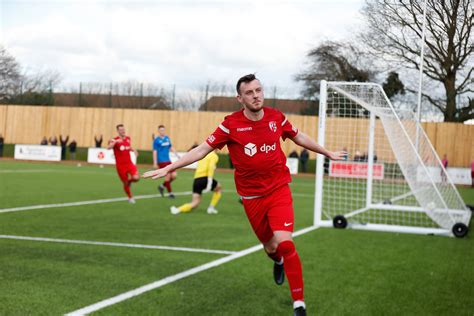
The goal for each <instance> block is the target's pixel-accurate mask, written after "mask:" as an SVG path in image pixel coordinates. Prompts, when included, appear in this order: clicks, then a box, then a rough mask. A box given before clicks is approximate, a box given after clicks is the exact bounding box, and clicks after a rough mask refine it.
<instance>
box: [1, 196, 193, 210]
mask: <svg viewBox="0 0 474 316" xmlns="http://www.w3.org/2000/svg"><path fill="white" fill-rule="evenodd" d="M191 193H192V192H191V191H186V192H175V193H174V195H190V194H191ZM156 197H161V195H160V194H148V195H137V196H135V197H134V198H135V200H142V199H152V198H156ZM127 200H128V198H127V197H119V198H112V199H101V200H91V201H80V202H68V203H56V204H43V205H29V206H20V207H12V208H4V209H0V213H9V212H19V211H28V210H38V209H44V208H57V207H69V206H80V205H90V204H101V203H112V202H119V201H127Z"/></svg>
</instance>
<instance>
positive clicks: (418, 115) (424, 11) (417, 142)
mask: <svg viewBox="0 0 474 316" xmlns="http://www.w3.org/2000/svg"><path fill="white" fill-rule="evenodd" d="M425 24H426V0H425V1H424V7H423V24H422V32H421V52H420V74H419V76H418V104H417V113H416V121H417V124H416V138H415V142H416V150H419V137H420V126H421V94H422V89H423V61H424V57H425V30H426V26H425Z"/></svg>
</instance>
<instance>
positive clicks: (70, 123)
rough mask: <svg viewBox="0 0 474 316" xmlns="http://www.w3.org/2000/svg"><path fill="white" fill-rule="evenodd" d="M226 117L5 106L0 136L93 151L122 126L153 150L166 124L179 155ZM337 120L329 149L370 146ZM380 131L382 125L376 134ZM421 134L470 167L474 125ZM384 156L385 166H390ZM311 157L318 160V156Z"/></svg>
mask: <svg viewBox="0 0 474 316" xmlns="http://www.w3.org/2000/svg"><path fill="white" fill-rule="evenodd" d="M225 115H227V113H224V112H181V111H166V110H137V109H106V108H80V107H51V106H16V105H2V106H0V133H1V134H3V136H4V138H5V143H12V144H39V143H40V141H41V139H42V137H43V136H46V137H48V138H49V137H50V136H52V135H56V136H57V137H58V136H59V135H60V134H62V135H63V136H65V135H69V139H70V140H72V139H75V140H76V141H77V143H78V146H80V147H90V146H94V135H98V134H103V137H104V143H103V146H105V145H106V143H107V140H108V139H110V138H111V137H113V136H115V135H116V131H115V126H116V125H117V124H119V123H123V124H124V125H125V128H126V131H127V134H128V135H130V136H131V138H132V146H134V147H135V148H137V149H141V150H150V149H151V148H152V134H153V133H155V135H156V134H157V127H158V125H160V124H163V125H165V126H166V128H167V133H168V135H169V136H170V138H171V140H172V142H173V145H174V147H175V148H176V149H177V150H180V151H181V150H187V149H189V148H190V147H191V146H192V145H193V144H194V143H201V142H202V141H204V140H205V139H206V138H207V136H208V135H209V134H210V133H211V132H212V131H213V130H214V129H215V128H216V127H217V126H218V125H219V123H220V122H221V121H222V120H223V119H224V117H225ZM287 118H288V119H289V120H290V122H292V124H293V125H294V126H296V127H298V128H299V129H300V130H301V131H304V132H305V133H306V134H308V135H310V136H311V137H313V138H314V139H317V128H318V118H317V117H315V116H301V115H288V116H287ZM333 120H341V122H340V123H339V122H338V123H337V124H335V126H336V128H337V135H338V137H337V139H336V140H334V141H333V142H332V143H328V144H327V146H328V147H329V148H330V149H332V150H340V149H342V148H343V147H346V148H347V150H348V151H349V152H351V153H353V152H355V150H357V149H360V148H363V147H364V146H366V144H359V143H357V142H354V141H351V140H353V139H355V138H354V135H353V133H354V129H348V128H345V127H346V126H347V120H354V119H333ZM342 120H346V121H344V122H343V121H342ZM351 124H352V123H351ZM355 124H357V126H358V125H360V129H357V130H364V129H365V128H366V126H367V125H368V120H357V122H356V123H355ZM333 125H334V124H333ZM379 128H381V127H380V126H379V122H378V123H377V129H379ZM423 128H424V129H425V131H426V134H427V135H428V137H429V138H430V141H431V142H432V144H433V146H434V148H435V149H436V151H437V152H438V154H439V155H440V156H443V155H444V154H447V155H448V159H449V165H450V166H452V167H454V166H461V167H467V166H469V165H470V162H471V161H472V160H474V125H466V124H456V123H423ZM376 146H377V144H376ZM282 147H283V150H284V151H285V153H286V154H288V153H290V152H291V151H292V150H295V149H296V150H297V151H298V152H300V150H301V148H298V146H296V145H295V144H294V143H293V142H291V141H286V142H284V143H283V145H282ZM224 151H226V149H224ZM380 154H381V153H380ZM380 154H379V158H380V159H381V160H382V159H384V158H385V159H388V160H392V159H391V158H390V157H382V156H380ZM311 157H312V158H314V154H312V155H311Z"/></svg>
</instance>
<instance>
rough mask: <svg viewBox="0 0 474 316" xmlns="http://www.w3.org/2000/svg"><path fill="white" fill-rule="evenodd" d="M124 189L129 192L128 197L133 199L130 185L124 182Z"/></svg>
mask: <svg viewBox="0 0 474 316" xmlns="http://www.w3.org/2000/svg"><path fill="white" fill-rule="evenodd" d="M123 190H124V191H125V193H127V196H128V198H129V199H131V198H132V192H130V185H128V184H124V185H123Z"/></svg>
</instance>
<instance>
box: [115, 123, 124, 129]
mask: <svg viewBox="0 0 474 316" xmlns="http://www.w3.org/2000/svg"><path fill="white" fill-rule="evenodd" d="M119 127H123V124H119V125H117V126H115V129H119Z"/></svg>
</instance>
